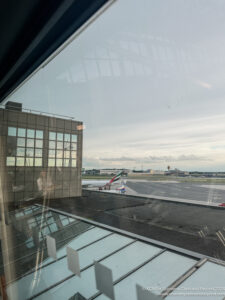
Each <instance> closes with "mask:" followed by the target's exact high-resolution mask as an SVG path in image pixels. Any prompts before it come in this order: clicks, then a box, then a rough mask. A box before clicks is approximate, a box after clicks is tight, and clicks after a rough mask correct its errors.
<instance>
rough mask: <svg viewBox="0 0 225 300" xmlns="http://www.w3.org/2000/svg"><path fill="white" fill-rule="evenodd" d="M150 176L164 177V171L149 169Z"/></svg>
mask: <svg viewBox="0 0 225 300" xmlns="http://www.w3.org/2000/svg"><path fill="white" fill-rule="evenodd" d="M150 174H151V175H165V171H161V170H153V169H151V170H150Z"/></svg>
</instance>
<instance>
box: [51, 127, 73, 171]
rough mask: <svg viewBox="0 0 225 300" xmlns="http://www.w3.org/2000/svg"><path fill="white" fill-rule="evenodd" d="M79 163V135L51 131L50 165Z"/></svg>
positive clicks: (60, 165) (68, 165)
mask: <svg viewBox="0 0 225 300" xmlns="http://www.w3.org/2000/svg"><path fill="white" fill-rule="evenodd" d="M76 165H77V135H76V134H69V133H62V132H53V131H51V132H49V143H48V166H49V167H76Z"/></svg>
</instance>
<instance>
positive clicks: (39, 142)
mask: <svg viewBox="0 0 225 300" xmlns="http://www.w3.org/2000/svg"><path fill="white" fill-rule="evenodd" d="M35 143H36V148H43V141H42V140H36V142H35Z"/></svg>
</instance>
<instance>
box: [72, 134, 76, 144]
mask: <svg viewBox="0 0 225 300" xmlns="http://www.w3.org/2000/svg"><path fill="white" fill-rule="evenodd" d="M71 141H72V142H77V135H76V134H72V135H71Z"/></svg>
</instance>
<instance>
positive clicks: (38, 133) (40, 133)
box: [36, 130, 43, 139]
mask: <svg viewBox="0 0 225 300" xmlns="http://www.w3.org/2000/svg"><path fill="white" fill-rule="evenodd" d="M36 139H43V131H42V130H36Z"/></svg>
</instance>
